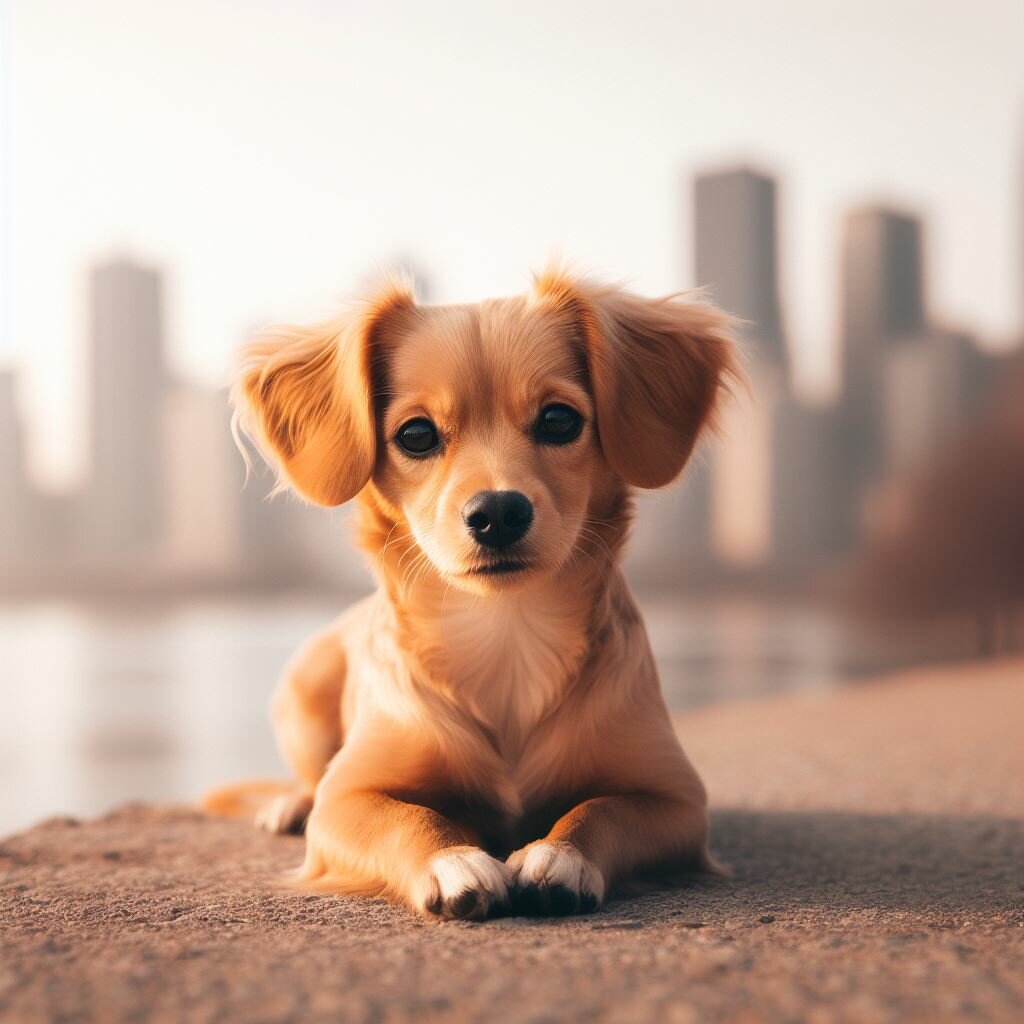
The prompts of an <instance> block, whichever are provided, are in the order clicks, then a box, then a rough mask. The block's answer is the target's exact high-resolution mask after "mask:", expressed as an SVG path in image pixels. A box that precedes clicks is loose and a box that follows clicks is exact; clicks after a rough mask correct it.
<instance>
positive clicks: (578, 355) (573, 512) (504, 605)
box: [207, 272, 733, 919]
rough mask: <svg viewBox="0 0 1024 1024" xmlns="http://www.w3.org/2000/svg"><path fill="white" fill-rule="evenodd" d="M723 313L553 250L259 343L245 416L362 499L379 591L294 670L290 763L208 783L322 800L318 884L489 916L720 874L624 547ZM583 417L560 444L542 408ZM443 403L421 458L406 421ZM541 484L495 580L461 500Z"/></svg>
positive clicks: (690, 411)
mask: <svg viewBox="0 0 1024 1024" xmlns="http://www.w3.org/2000/svg"><path fill="white" fill-rule="evenodd" d="M729 328H730V321H729V319H728V318H727V317H726V316H725V315H724V314H722V313H721V312H719V311H717V310H715V309H713V308H712V307H710V306H707V305H704V304H701V303H695V302H688V301H685V300H683V299H680V298H677V297H670V298H665V299H658V300H650V299H644V298H640V297H637V296H635V295H632V294H629V293H627V292H625V291H623V290H621V289H618V288H614V287H601V286H596V285H593V284H590V283H587V282H584V281H580V280H575V279H573V278H570V277H569V276H567V275H565V274H563V273H560V272H550V273H547V274H544V275H543V276H541V277H540V278H538V279H537V280H536V282H535V285H534V288H533V290H532V292H531V294H529V295H528V296H524V297H518V298H511V299H500V300H495V301H490V302H483V303H480V304H479V305H467V306H438V307H430V306H427V307H421V306H418V305H417V304H416V303H415V301H414V299H413V296H412V294H411V291H409V290H408V289H407V288H403V287H401V286H392V287H389V288H388V289H386V290H385V291H383V292H382V293H381V294H379V295H377V296H376V297H375V298H374V299H373V300H372V301H370V302H368V303H365V304H363V305H361V306H360V307H358V308H357V309H354V310H352V311H351V312H350V313H349V314H348V315H347V316H346V317H345V318H343V319H342V320H340V321H338V322H336V323H333V324H330V325H326V326H322V327H315V328H298V329H292V328H289V329H285V330H281V331H278V332H276V333H271V334H270V335H268V336H266V337H264V338H263V339H261V340H258V341H256V342H255V343H253V344H252V345H251V346H250V347H249V348H248V350H247V351H246V354H245V359H244V363H243V368H242V372H241V374H240V378H239V382H238V386H237V390H236V405H237V410H238V415H239V417H240V425H241V427H242V429H243V430H245V431H246V432H247V433H249V434H250V435H251V436H253V437H254V438H255V439H256V440H257V441H258V443H259V444H260V446H261V448H262V449H263V451H264V452H265V454H266V455H267V457H268V458H269V459H270V460H272V461H273V462H274V463H275V464H276V465H277V466H278V468H279V470H280V472H281V474H282V478H283V480H284V481H286V482H287V483H288V484H290V485H291V486H292V487H294V488H295V490H297V491H298V492H299V493H300V494H302V495H304V496H305V497H306V498H308V499H309V500H310V501H313V502H317V503H319V504H324V505H337V504H340V503H342V502H345V501H348V500H349V499H352V498H355V499H356V500H357V501H358V504H359V511H360V517H359V537H360V542H361V545H362V547H363V548H364V549H365V550H366V551H367V552H369V553H370V555H371V556H372V557H373V559H374V565H375V567H376V571H377V575H378V577H379V580H380V589H379V590H378V591H377V592H376V593H375V594H374V595H373V596H372V597H370V598H368V599H366V600H364V601H362V602H360V603H359V604H357V605H355V606H354V607H352V608H350V609H349V610H348V611H347V612H346V613H345V614H343V615H342V616H341V618H340V619H338V620H337V622H336V623H334V624H333V625H332V626H331V627H330V628H329V629H327V630H326V631H325V632H323V633H322V634H320V635H319V636H317V637H316V638H314V639H313V640H312V641H311V642H310V643H309V644H307V646H306V647H305V648H304V649H303V650H302V651H301V652H300V653H299V654H298V656H297V657H296V658H295V659H294V661H293V662H292V664H291V666H290V667H289V668H288V670H287V672H286V673H285V676H284V679H283V681H282V683H281V686H280V688H279V690H278V692H277V695H276V697H275V699H274V704H273V721H274V727H275V731H276V735H277V738H278V741H279V744H280V746H281V749H282V752H283V754H284V756H285V758H286V760H287V761H288V764H289V765H290V767H291V769H292V770H293V772H294V774H295V780H296V781H295V783H294V785H292V786H289V787H279V788H278V789H277V790H273V789H268V788H267V787H266V786H260V785H256V786H254V787H252V788H248V787H235V788H232V789H227V790H222V791H220V792H218V793H215V794H212V795H211V796H210V797H209V798H208V799H207V806H208V807H209V808H211V809H213V810H215V811H220V812H222V813H236V814H237V813H253V812H254V811H255V813H256V815H257V818H258V820H259V821H260V822H261V823H262V824H263V825H265V826H266V827H269V828H271V829H274V830H281V831H283V830H290V829H296V828H298V827H301V823H302V822H303V821H304V820H305V819H306V816H307V814H308V821H307V823H306V841H307V849H306V859H305V864H304V866H303V869H302V878H303V879H304V880H305V881H306V882H307V883H308V884H310V885H312V886H315V887H319V888H323V889H329V890H334V891H339V892H358V893H374V894H385V895H387V896H389V897H390V898H392V899H394V900H397V901H401V902H404V903H405V904H407V905H408V906H410V907H411V908H413V909H415V910H417V911H420V912H423V913H428V914H436V915H440V916H445V917H462V918H473V919H479V918H483V917H486V916H489V915H491V914H494V913H497V912H500V911H502V910H506V909H508V908H509V907H510V906H511V907H512V908H513V909H516V910H519V911H523V912H536V913H570V912H576V911H585V910H589V909H593V908H594V907H596V906H597V905H599V904H600V903H601V902H602V901H603V900H604V898H605V897H606V895H607V894H608V892H609V891H610V890H611V889H612V888H613V887H616V886H623V885H626V884H628V883H629V882H630V881H631V880H635V879H636V878H637V877H639V876H641V875H648V874H654V873H658V872H662V873H664V872H675V871H678V870H680V869H686V868H697V869H700V868H705V867H707V866H708V864H709V861H708V856H707V833H708V827H707V816H706V809H705V796H704V789H703V786H702V784H701V782H700V779H699V778H698V777H697V774H696V773H695V771H694V770H693V768H692V767H691V765H690V763H689V762H688V761H687V759H686V756H685V755H684V753H683V751H682V749H681V748H680V746H679V743H678V741H677V739H676V736H675V734H674V732H673V730H672V726H671V724H670V721H669V717H668V714H667V712H666V709H665V706H664V703H663V700H662V696H661V692H660V688H659V684H658V677H657V672H656V669H655V665H654V660H653V657H652V655H651V651H650V647H649V644H648V641H647V636H646V633H645V630H644V626H643V622H642V621H641V618H640V615H639V613H638V611H637V608H636V605H635V603H634V601H633V598H632V596H631V595H630V593H629V589H628V587H627V585H626V582H625V580H624V578H623V576H622V573H621V571H620V569H619V567H618V556H619V553H620V551H621V548H622V545H623V543H624V541H625V538H626V534H627V530H628V526H629V520H630V515H631V497H630V493H631V488H632V487H661V486H663V485H665V484H668V483H670V482H671V481H672V480H673V479H675V478H676V477H677V476H678V474H679V473H680V471H681V470H682V468H683V465H684V464H685V462H686V460H687V458H688V457H689V455H690V453H691V452H692V450H693V447H694V444H695V443H696V441H697V439H698V437H699V436H700V434H701V432H702V431H703V430H704V429H705V428H706V427H707V426H708V424H709V423H710V422H711V420H712V417H713V415H714V412H715V409H716V407H717V405H718V403H719V400H720V397H721V394H722V390H723V387H724V385H725V383H726V381H727V380H728V378H729V376H730V375H731V374H732V373H733V352H732V343H731V340H730V337H729ZM553 402H557V403H562V404H564V405H568V406H571V407H572V408H573V409H575V410H577V411H578V412H579V413H581V414H582V416H583V418H584V426H583V430H582V434H581V435H580V437H579V438H578V439H577V440H576V441H574V442H572V443H571V444H565V445H560V446H551V445H542V444H539V443H537V441H536V439H535V437H534V436H533V434H532V433H531V424H533V423H534V421H535V419H536V417H537V416H538V412H539V410H540V409H541V408H542V407H545V406H546V405H548V404H550V403H553ZM415 417H428V418H429V419H430V420H431V421H432V422H433V423H434V424H436V426H437V429H438V432H439V435H440V437H441V438H442V439H443V449H442V451H441V453H440V454H438V455H435V456H433V457H431V458H427V459H412V458H409V457H408V456H406V455H404V454H403V453H402V452H401V451H400V450H399V448H398V446H397V444H396V443H395V442H394V441H393V439H394V438H395V435H396V432H397V431H398V428H399V427H400V426H401V425H402V424H403V423H406V422H408V421H409V420H410V419H412V418H415ZM482 490H517V491H520V492H522V493H523V494H525V495H526V496H528V498H529V499H530V501H531V502H532V504H533V508H534V520H533V524H532V526H531V527H530V529H529V532H528V533H527V535H526V536H525V537H524V538H523V539H522V540H521V541H519V542H518V544H517V545H516V548H517V550H518V551H520V552H521V557H522V559H523V560H524V562H526V563H528V568H527V569H525V570H524V571H520V572H516V573H514V574H512V575H511V576H509V575H479V574H476V570H477V569H478V568H479V565H480V562H481V557H482V556H481V551H480V548H479V547H478V545H477V544H476V542H475V541H474V540H473V538H472V537H471V536H470V534H469V532H468V531H467V528H466V524H465V523H464V522H463V518H462V510H463V506H464V505H465V504H466V502H467V500H468V499H469V498H470V497H471V496H472V495H474V494H476V493H477V492H479V491H482Z"/></svg>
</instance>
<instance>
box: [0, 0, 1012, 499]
mask: <svg viewBox="0 0 1024 1024" xmlns="http://www.w3.org/2000/svg"><path fill="white" fill-rule="evenodd" d="M5 14H6V19H5V20H6V24H5V26H4V27H5V29H6V31H5V33H4V34H5V37H6V38H5V41H4V53H5V55H6V59H4V62H3V63H4V74H3V76H2V81H3V83H4V86H3V89H4V93H5V95H4V96H2V97H0V103H2V106H3V107H4V109H5V111H6V115H7V116H6V118H5V120H6V122H7V123H6V124H5V130H4V132H3V140H4V146H5V153H4V171H3V173H4V182H3V187H2V190H0V194H2V195H3V196H4V200H3V201H4V203H5V207H6V208H5V209H4V210H3V211H2V217H3V222H4V227H3V239H2V241H3V245H4V250H5V253H6V257H5V264H6V265H5V266H4V268H3V277H4V283H3V285H0V288H2V289H3V292H4V295H3V296H2V299H0V301H2V303H3V305H4V306H5V307H6V313H5V314H4V317H3V326H4V328H5V332H6V337H5V338H2V339H0V365H4V364H8V365H9V364H14V365H15V366H16V367H17V369H18V370H19V382H18V393H17V402H18V407H19V409H20V411H21V413H22V416H23V420H24V428H25V440H26V444H27V451H28V456H29V466H30V470H31V474H32V476H33V479H34V480H35V481H36V482H37V483H39V482H41V483H42V484H43V485H44V486H46V487H54V486H58V487H60V486H65V487H67V486H71V485H80V484H81V483H82V482H83V481H84V479H85V476H86V473H87V467H88V458H87V456H88V452H89V441H88V437H87V431H85V430H84V429H83V428H84V425H85V423H86V422H87V408H88V406H87V402H88V393H87V390H86V388H85V387H83V382H84V381H86V380H88V379H89V372H90V371H89V369H88V366H87V360H86V353H87V348H88V341H89V339H88V317H87V315H86V310H87V308H88V302H89V295H88V284H87V282H88V271H89V268H90V267H91V266H93V265H94V264H95V263H97V262H103V261H104V260H105V259H107V258H108V257H109V256H110V255H111V254H112V253H121V254H123V255H128V256H130V257H131V258H133V259H137V260H140V261H141V262H143V263H145V264H149V265H152V266H157V267H159V268H160V269H161V270H162V271H163V272H164V273H165V275H166V277H165V282H164V288H165V294H166V300H167V301H166V308H167V314H168V315H167V318H166V321H165V324H164V331H165V342H166V354H167V357H168V362H169V370H170V372H171V373H172V374H173V375H174V376H175V377H179V378H180V377H184V378H186V379H190V380H193V381H198V382H201V383H203V384H205V385H206V386H212V385H213V384H214V383H216V382H217V381H219V380H221V379H222V378H223V374H224V371H225V369H226V367H227V366H228V365H229V364H230V360H231V357H232V354H233V352H234V351H235V350H236V349H237V346H238V344H239V342H240V341H241V339H242V337H243V335H244V334H245V332H246V331H247V330H249V329H250V328H251V327H253V326H254V325H256V324H258V323H260V322H263V321H266V320H272V319H288V320H302V319H308V318H311V317H314V316H317V315H319V314H322V313H324V312H327V311H329V310H330V309H331V308H332V307H333V306H334V304H335V303H336V301H337V300H339V299H341V298H343V297H345V296H346V295H349V294H351V293H353V292H354V291H356V290H357V289H358V286H359V283H360V280H361V279H362V278H363V277H364V275H365V274H366V272H367V271H368V270H370V271H372V268H373V266H374V265H375V264H382V263H387V262H392V261H395V260H409V261H411V262H413V263H414V264H415V265H417V266H418V267H423V268H425V270H426V273H427V275H428V277H429V281H430V289H431V298H432V299H433V300H435V301H475V300H477V299H480V298H483V297H487V296H490V295H495V294H506V293H510V292H515V291H519V290H522V288H523V287H525V286H526V284H527V282H528V271H529V269H530V268H531V267H533V268H536V267H538V266H539V265H541V264H543V262H544V261H545V259H546V258H547V257H548V255H549V254H550V253H552V252H560V253H561V254H562V255H564V256H566V257H569V258H576V259H578V260H579V265H580V267H581V269H584V270H593V271H594V272H596V273H598V274H601V275H605V276H609V277H613V278H625V279H627V280H628V281H629V282H630V283H631V284H632V285H633V286H634V287H635V288H636V289H637V290H640V291H643V292H647V293H658V292H665V291H672V290H676V289H678V288H680V287H688V286H691V285H694V284H698V283H704V282H701V281H699V280H698V277H697V273H696V265H695V261H694V259H693V257H692V256H691V252H690V249H691V246H690V244H689V241H690V238H691V237H692V229H693V223H692V220H691V213H690V208H689V199H688V197H689V181H690V180H691V178H692V177H693V175H694V174H695V173H697V172H698V171H699V170H701V169H702V168H706V167H709V166H711V167H714V166H733V165H737V164H740V163H746V164H752V165H755V166H759V167H764V168H765V169H766V170H767V171H768V173H769V174H770V175H771V176H772V177H774V178H775V179H776V180H778V181H779V182H780V183H781V189H782V192H781V195H780V197H779V233H778V239H777V241H778V246H779V253H780V260H779V263H780V279H779V282H778V287H779V290H780V298H781V305H782V309H783V311H784V314H785V318H786V319H785V333H786V339H787V343H788V345H789V347H790V352H791V355H792V362H793V366H794V370H795V373H796V380H795V385H796V390H797V391H798V392H799V393H801V394H807V393H808V392H810V393H812V394H813V395H815V396H817V397H821V396H827V395H835V394H836V393H837V390H838V386H839V373H838V366H839V363H838V353H839V344H840V341H841V336H842V330H841V324H842V315H841V305H840V303H841V292H842V290H841V288H840V286H839V282H840V275H839V268H838V256H837V246H838V239H839V237H840V234H841V224H842V218H843V216H844V215H845V212H846V210H847V209H849V208H850V207H851V206H855V205H863V204H864V203H873V204H876V205H877V204H878V201H882V202H884V205H886V206H890V207H893V208H895V209H897V210H901V211H904V212H906V213H908V214H910V215H912V216H917V217H920V218H921V219H922V221H923V222H924V223H925V224H926V229H925V232H924V235H923V238H922V240H921V243H920V244H921V253H922V266H923V277H924V280H925V281H926V282H927V294H926V296H925V300H926V302H927V305H928V308H929V311H930V322H931V323H932V324H939V325H949V326H952V327H954V328H956V329H957V330H965V329H966V330H968V331H969V332H970V333H971V334H972V335H974V336H976V337H977V338H978V340H979V343H980V345H981V346H982V347H983V348H986V349H1005V348H1008V347H1009V346H1010V345H1011V344H1012V342H1013V340H1014V339H1015V338H1016V337H1017V336H1019V333H1020V323H1021V305H1022V300H1024V268H1022V261H1021V253H1022V251H1024V247H1022V244H1021V237H1022V235H1024V232H1022V231H1021V226H1022V224H1024V211H1022V196H1024V160H1022V145H1024V117H1022V112H1024V101H1022V97H1024V66H1022V62H1021V61H1020V60H1019V53H1020V42H1021V39H1022V38H1024V8H1021V6H1020V5H1019V4H1016V3H1011V2H1007V3H1000V2H989V3H985V4H981V5H978V4H970V5H969V4H963V3H944V4H938V5H936V4H929V5H919V4H907V5H899V6H898V7H895V8H894V7H893V5H888V4H881V3H874V4H872V3H869V4H864V5H858V8H857V9H856V10H848V9H846V8H845V7H844V8H843V10H842V16H841V17H840V16H839V15H838V13H837V9H836V8H835V7H833V6H832V5H829V4H824V5H822V4H811V3H787V4H781V5H771V9H770V10H769V9H768V8H762V7H761V6H760V5H750V4H735V3H734V4H729V3H726V4H722V5H715V10H714V11H711V10H705V9H703V7H701V8H694V9H687V8H686V7H685V6H683V5H663V4H657V3H647V4H640V5H630V7H629V8H628V10H627V9H624V8H622V7H621V6H620V5H605V4H587V5H583V4H580V3H565V4H561V5H555V6H554V7H550V6H545V7H543V9H542V8H541V7H539V6H537V7H531V5H529V4H527V5H526V6H524V7H521V8H519V9H517V14H516V16H515V18H509V17H507V16H503V15H501V14H500V13H498V12H496V11H488V10H486V9H480V8H474V7H472V6H469V5H462V4H452V5H446V6H445V8H444V9H443V10H430V9H428V8H425V7H421V6H420V5H412V4H408V5H403V4H396V5H392V6H391V7H390V8H389V9H388V11H387V12H380V11H374V10H371V9H370V8H368V7H363V6H362V5H356V4H319V3H310V4H307V5H304V6H303V7H300V8H298V9H296V8H294V6H291V5H288V6H286V5H282V4H271V3H250V4H246V5H245V8H244V14H242V13H241V8H240V7H239V6H238V5H233V4H230V3H223V4H218V5H205V4H204V5H194V6H189V5H184V6H178V7H175V8H173V9H170V8H164V7H163V6H162V5H145V4H143V5H129V4H124V3H118V2H107V0H103V2H98V3H95V4H90V5H75V4H70V3H56V2H51V0H34V2H32V3H27V2H19V0H13V2H10V0H9V2H8V3H7V4H6V10H5ZM539 25H543V31H540V30H539V29H538V26H539ZM723 40H726V41H727V43H726V44H723ZM157 54H159V55H160V58H161V59H155V57H156V55H157ZM623 54H643V56H644V59H643V60H642V61H636V60H629V61H625V62H623V61H622V60H621V59H620V58H621V57H622V55H623ZM371 56H372V59H371ZM735 66H742V68H743V70H744V74H743V75H733V74H730V69H731V68H732V67H735ZM621 68H628V69H629V74H628V75H627V74H623V73H620V70H619V69H621ZM752 80H756V81H758V82H759V83H761V87H759V88H758V89H756V90H752V89H751V88H750V82H751V81H752ZM808 81H815V82H817V83H818V87H817V88H808V87H807V82H808ZM127 82H131V87H130V88H127V87H126V83H127ZM741 156H742V157H743V158H744V159H742V160H740V159H737V157H741Z"/></svg>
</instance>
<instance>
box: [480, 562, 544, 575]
mask: <svg viewBox="0 0 1024 1024" xmlns="http://www.w3.org/2000/svg"><path fill="white" fill-rule="evenodd" d="M529 568H531V566H530V563H529V562H519V561H514V560H512V559H505V560H503V561H500V562H487V563H486V564H485V565H475V566H473V568H472V569H469V570H467V572H466V575H467V576H512V575H514V574H515V573H518V572H526V570H527V569H529Z"/></svg>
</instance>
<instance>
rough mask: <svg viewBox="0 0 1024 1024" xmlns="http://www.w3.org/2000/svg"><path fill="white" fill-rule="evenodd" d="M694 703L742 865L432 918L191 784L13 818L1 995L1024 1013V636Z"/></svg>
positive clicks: (142, 1002) (658, 1010) (21, 999)
mask: <svg viewBox="0 0 1024 1024" xmlns="http://www.w3.org/2000/svg"><path fill="white" fill-rule="evenodd" d="M679 729H680V732H681V734H682V736H683V738H684V742H685V743H686V746H687V748H688V750H689V751H690V752H691V755H692V757H693V759H694V761H695V762H696V764H697V765H698V767H699V768H700V769H701V771H702V772H703V774H704V775H705V777H706V779H707V781H708V784H709V789H710V791H711V795H712V802H713V805H714V806H715V808H716V810H715V814H714V843H713V845H714V849H715V852H716V853H717V855H718V856H719V858H720V859H722V860H724V861H726V862H727V863H729V864H730V865H731V866H732V868H733V870H734V872H735V876H734V878H733V879H732V880H731V881H729V882H724V883H714V884H711V883H709V884H706V885H701V886H698V887H694V888H690V889H686V890H681V891H677V892H670V893H660V894H656V895H651V896H647V897H643V898H640V899H634V900H628V901H622V902H618V903H614V904H612V905H611V906H609V907H607V908H606V909H605V910H603V911H602V912H601V913H599V914H596V915H594V916H592V917H587V918H579V919H571V920H558V921H554V922H552V921H536V920H525V919H515V918H513V919H506V920H501V921H496V922H492V923H488V924H484V925H470V924H435V923H430V922H424V921H420V920H418V919H415V918H413V917H411V916H409V915H407V914H406V913H404V912H403V911H401V910H398V909H395V908H393V907H391V906H388V905H386V904H383V903H380V902H369V901H357V900H351V899H345V898H339V897H322V896H315V895H309V894H304V893H296V892H291V891H288V890H286V889H283V888H281V887H279V885H278V884H277V881H276V879H277V874H278V872H279V871H281V870H282V869H284V868H288V867H290V866H293V865H294V864H296V863H297V862H298V861H299V860H300V853H301V840H298V839H282V838H275V837H270V836H267V835H262V834H260V833H258V832H256V831H255V830H252V829H250V828H248V827H246V826H242V825H239V824H234V823H229V822H222V821H209V820H205V819H203V818H202V817H201V816H199V815H198V814H196V813H194V812H191V811H189V810H185V809H173V808H147V807H128V808H124V809H122V810H119V811H117V812H116V813H114V814H111V815H109V816H108V817H105V818H102V819H100V820H98V821H92V822H88V823H79V822H76V821H72V820H65V819H62V820H55V821H50V822H47V823H44V824H43V825H40V826H39V827H37V828H35V829H32V830H30V831H28V832H25V833H23V834H21V835H18V836H14V837H11V838H9V839H7V840H4V841H3V842H2V843H0V1019H2V1020H4V1021H19V1022H20V1021H35V1020H53V1021H147V1020H187V1021H190V1022H191V1021H197V1022H202V1021H267V1022H270V1021H319V1020H337V1021H359V1022H386V1021H397V1020H411V1019H415V1020H418V1021H492V1020H507V1021H532V1022H536V1024H541V1022H554V1021H561V1020H572V1021H577V1020H578V1021H602V1020H615V1021H629V1022H633V1021H659V1022H661V1021H665V1022H669V1024H673V1022H689V1021H716V1020H730V1021H759V1020H771V1021H802V1020H808V1021H822V1022H824V1021H831V1020H847V1021H858V1022H860V1021H876V1020H878V1021H901V1022H902V1021H918V1020H919V1021H926V1020H927V1021H935V1020H1006V1021H1015V1022H1016V1021H1020V1020H1022V1019H1024V738H1022V737H1024V661H1014V662H1008V661H1004V662H1000V663H993V664H990V665H985V666H970V667H960V668H957V669H938V670H928V671H922V672H919V673H916V674H912V675H904V676H901V677H899V678H893V679H889V680H883V681H878V682H875V683H870V684H865V685H862V686H859V687H857V688H855V689H849V690H845V691H841V692H838V693H834V694H831V695H828V696H822V697H787V698H784V699H778V700H771V701H762V702H751V703H744V704H733V705H726V706H721V707H717V708H711V709H708V710H705V711H701V712H697V713H694V714H690V715H686V716H683V717H681V718H680V719H679ZM211 781H213V780H211Z"/></svg>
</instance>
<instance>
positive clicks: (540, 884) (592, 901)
mask: <svg viewBox="0 0 1024 1024" xmlns="http://www.w3.org/2000/svg"><path fill="white" fill-rule="evenodd" d="M508 866H509V867H510V868H511V869H512V872H513V875H514V876H515V883H516V905H517V909H519V910H520V911H522V912H523V913H524V914H556V915H563V914H589V913H590V912H591V911H594V910H597V908H598V907H599V906H600V905H601V903H602V902H603V900H604V890H605V884H604V877H603V876H602V874H601V872H600V871H599V870H598V869H597V868H596V867H595V866H594V865H593V864H592V863H591V862H590V861H589V860H587V858H586V857H584V856H583V854H582V853H580V851H579V850H577V849H576V847H575V846H573V845H572V843H567V842H563V841H561V840H556V841H549V840H546V839H545V840H541V841H540V842H537V843H531V844H530V845H529V846H524V847H523V848H522V849H521V850H517V851H516V852H515V853H513V854H512V856H511V857H509V859H508Z"/></svg>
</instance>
